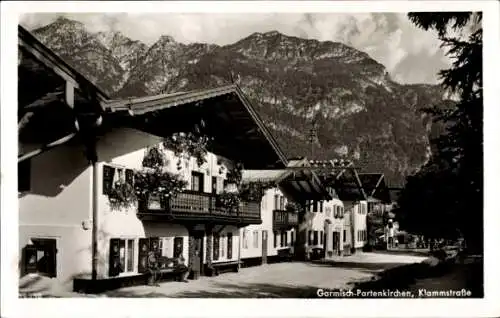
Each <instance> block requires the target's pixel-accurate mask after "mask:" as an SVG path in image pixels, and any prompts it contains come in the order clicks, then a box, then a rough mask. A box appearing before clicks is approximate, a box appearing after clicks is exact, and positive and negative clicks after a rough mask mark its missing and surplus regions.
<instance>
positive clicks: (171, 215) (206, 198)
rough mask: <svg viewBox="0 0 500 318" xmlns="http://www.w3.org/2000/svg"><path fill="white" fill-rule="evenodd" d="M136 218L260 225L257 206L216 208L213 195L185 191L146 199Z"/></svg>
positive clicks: (249, 204) (258, 206) (218, 206)
mask: <svg viewBox="0 0 500 318" xmlns="http://www.w3.org/2000/svg"><path fill="white" fill-rule="evenodd" d="M137 216H138V217H139V218H141V219H142V220H147V221H170V222H180V223H183V222H199V223H215V224H235V225H243V226H244V225H248V224H261V223H262V219H261V217H260V204H259V203H258V202H240V205H239V207H238V208H237V209H230V208H227V207H224V206H220V204H218V200H217V195H214V194H211V193H200V192H195V191H190V190H185V191H184V192H182V193H179V194H177V195H176V196H175V197H174V198H171V199H160V198H158V197H153V196H150V197H149V198H148V200H147V202H145V200H142V201H139V211H138V213H137Z"/></svg>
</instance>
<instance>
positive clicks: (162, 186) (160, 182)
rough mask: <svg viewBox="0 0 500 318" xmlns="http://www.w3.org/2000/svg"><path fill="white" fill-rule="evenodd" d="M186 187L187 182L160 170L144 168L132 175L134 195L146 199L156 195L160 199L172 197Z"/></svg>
mask: <svg viewBox="0 0 500 318" xmlns="http://www.w3.org/2000/svg"><path fill="white" fill-rule="evenodd" d="M186 186H187V181H186V180H184V179H182V177H181V176H180V175H178V174H173V173H171V172H168V171H162V170H161V169H148V168H144V169H143V170H141V171H136V172H135V175H134V188H135V194H136V195H137V196H138V197H141V198H147V195H148V194H157V195H159V196H160V197H164V198H169V197H174V196H176V195H177V194H178V193H180V192H182V190H183V189H184V188H185V187H186Z"/></svg>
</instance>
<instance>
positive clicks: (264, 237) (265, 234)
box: [262, 230, 267, 264]
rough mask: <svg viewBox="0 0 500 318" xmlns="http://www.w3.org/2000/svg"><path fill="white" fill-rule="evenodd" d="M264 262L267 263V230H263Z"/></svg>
mask: <svg viewBox="0 0 500 318" xmlns="http://www.w3.org/2000/svg"><path fill="white" fill-rule="evenodd" d="M262 264H267V231H266V230H262Z"/></svg>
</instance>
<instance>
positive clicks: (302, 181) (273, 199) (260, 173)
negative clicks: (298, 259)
mask: <svg viewBox="0 0 500 318" xmlns="http://www.w3.org/2000/svg"><path fill="white" fill-rule="evenodd" d="M306 163H307V160H306V159H302V160H290V162H289V164H288V168H289V169H281V170H245V171H244V173H243V180H244V182H264V183H269V182H272V183H274V184H275V186H274V187H271V188H270V189H268V190H266V191H265V194H264V196H263V197H262V200H261V215H262V224H259V225H249V226H247V227H244V228H242V234H241V236H242V250H241V258H242V260H243V263H244V264H245V265H251V264H262V263H271V262H275V261H280V260H283V259H289V258H290V257H293V256H296V252H297V251H296V249H295V245H296V244H297V233H298V227H300V226H303V224H300V225H299V219H300V218H301V214H302V212H301V211H298V210H297V207H298V206H297V205H295V203H305V202H306V201H307V200H309V199H318V198H325V199H328V198H329V194H328V192H327V191H326V190H325V189H324V188H323V186H322V185H321V183H320V181H319V179H318V178H317V177H316V176H315V174H314V173H313V172H311V171H309V170H307V169H304V170H301V169H300V167H302V166H304V164H306ZM295 168H297V169H295ZM292 202H293V203H292Z"/></svg>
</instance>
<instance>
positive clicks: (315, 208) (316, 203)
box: [314, 201, 319, 212]
mask: <svg viewBox="0 0 500 318" xmlns="http://www.w3.org/2000/svg"><path fill="white" fill-rule="evenodd" d="M318 210H319V202H318V201H314V212H318Z"/></svg>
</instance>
